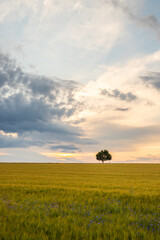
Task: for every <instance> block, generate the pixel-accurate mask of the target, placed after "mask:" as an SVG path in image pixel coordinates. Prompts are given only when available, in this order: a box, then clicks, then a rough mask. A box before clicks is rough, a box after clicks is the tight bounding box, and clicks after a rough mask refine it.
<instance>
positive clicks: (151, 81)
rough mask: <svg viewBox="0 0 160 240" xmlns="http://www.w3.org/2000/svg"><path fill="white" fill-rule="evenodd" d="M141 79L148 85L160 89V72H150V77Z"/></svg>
mask: <svg viewBox="0 0 160 240" xmlns="http://www.w3.org/2000/svg"><path fill="white" fill-rule="evenodd" d="M141 79H142V80H143V81H144V83H145V84H146V85H148V86H153V87H155V88H156V89H158V90H159V89H160V72H150V73H149V74H148V75H146V76H142V77H141Z"/></svg>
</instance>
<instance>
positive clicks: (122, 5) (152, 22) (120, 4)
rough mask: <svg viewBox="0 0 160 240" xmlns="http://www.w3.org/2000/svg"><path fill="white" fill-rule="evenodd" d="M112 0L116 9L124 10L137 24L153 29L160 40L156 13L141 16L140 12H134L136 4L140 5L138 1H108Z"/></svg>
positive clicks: (159, 26)
mask: <svg viewBox="0 0 160 240" xmlns="http://www.w3.org/2000/svg"><path fill="white" fill-rule="evenodd" d="M106 2H107V3H108V2H111V3H112V4H113V6H114V7H115V10H117V11H120V12H122V13H123V14H124V15H125V16H127V18H128V19H129V20H131V21H132V22H135V23H136V24H137V25H139V26H141V27H144V28H148V29H151V30H152V31H154V32H155V33H156V35H157V38H158V40H160V23H159V22H158V19H157V18H156V16H155V15H147V16H145V17H142V16H139V15H138V14H136V13H134V11H135V9H134V8H135V6H136V5H138V1H135V3H132V2H131V1H116V0H111V1H106Z"/></svg>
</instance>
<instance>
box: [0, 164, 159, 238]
mask: <svg viewBox="0 0 160 240" xmlns="http://www.w3.org/2000/svg"><path fill="white" fill-rule="evenodd" d="M0 239H4V240H11V239H20V240H21V239H22V240H24V239H25V240H26V239H28V240H32V239H39V240H41V239H53V240H59V239H60V240H61V239H62V240H71V239H72V240H80V239H81V240H83V239H85V240H93V239H95V240H96V239H97V240H102V239H104V240H107V239H110V240H121V239H149V240H152V239H160V164H5V163H1V164H0Z"/></svg>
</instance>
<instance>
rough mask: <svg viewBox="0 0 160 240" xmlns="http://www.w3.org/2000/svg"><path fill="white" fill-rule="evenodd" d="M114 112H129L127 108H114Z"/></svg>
mask: <svg viewBox="0 0 160 240" xmlns="http://www.w3.org/2000/svg"><path fill="white" fill-rule="evenodd" d="M115 110H116V111H121V112H126V111H128V110H129V108H116V109H115Z"/></svg>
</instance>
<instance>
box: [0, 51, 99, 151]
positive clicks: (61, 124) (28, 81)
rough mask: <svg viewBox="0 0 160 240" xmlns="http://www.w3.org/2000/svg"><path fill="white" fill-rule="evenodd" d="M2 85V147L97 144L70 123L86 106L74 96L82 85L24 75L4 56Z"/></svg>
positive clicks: (0, 57) (0, 62) (0, 75)
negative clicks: (56, 143)
mask: <svg viewBox="0 0 160 240" xmlns="http://www.w3.org/2000/svg"><path fill="white" fill-rule="evenodd" d="M0 86H1V88H0V94H1V99H0V112H1V114H0V130H1V132H3V133H4V134H3V136H2V134H1V138H0V147H3V148H4V147H6V148H8V147H28V146H44V145H47V144H51V143H53V142H55V141H64V142H67V143H68V142H69V143H72V142H75V143H79V144H94V142H95V141H94V140H91V139H87V138H86V137H85V133H84V131H83V130H82V129H81V128H80V127H79V126H76V125H74V124H73V123H74V121H71V122H72V124H71V123H70V121H69V119H70V118H73V116H74V115H76V114H77V113H78V112H79V111H81V107H82V105H83V104H82V102H78V101H77V100H75V97H74V95H75V93H76V91H78V89H79V88H80V84H79V83H77V82H75V81H69V80H66V81H65V80H60V79H58V78H53V79H51V78H48V77H45V76H39V75H31V74H28V73H25V72H24V71H23V70H22V68H20V67H18V66H17V65H16V62H15V61H14V60H11V59H10V58H9V57H8V56H6V55H4V54H2V53H1V54H0ZM7 133H8V134H9V133H12V134H13V133H15V134H17V138H16V139H13V137H12V136H8V135H7ZM4 135H5V136H4ZM68 146H70V147H73V146H72V144H70V145H68ZM78 149H79V148H76V147H75V149H74V150H78ZM72 150H73V149H72Z"/></svg>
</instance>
